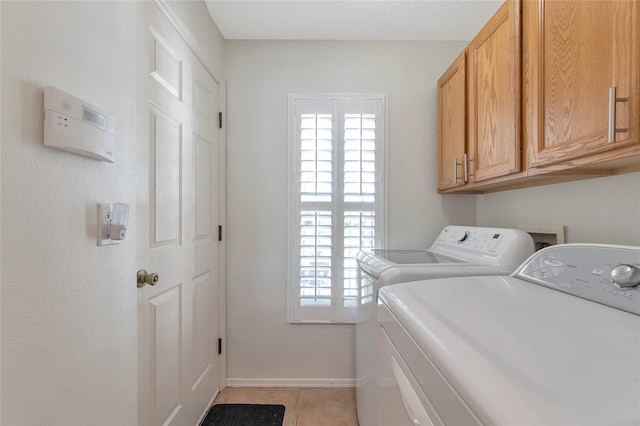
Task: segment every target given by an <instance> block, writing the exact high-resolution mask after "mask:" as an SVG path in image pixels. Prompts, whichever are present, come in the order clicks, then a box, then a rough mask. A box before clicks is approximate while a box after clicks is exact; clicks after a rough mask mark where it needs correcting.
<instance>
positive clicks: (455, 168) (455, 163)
mask: <svg viewBox="0 0 640 426" xmlns="http://www.w3.org/2000/svg"><path fill="white" fill-rule="evenodd" d="M459 165H460V163H458V157H456V158H454V159H453V183H454V184H455V183H458V166H459Z"/></svg>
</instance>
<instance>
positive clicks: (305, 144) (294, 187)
mask: <svg viewBox="0 0 640 426" xmlns="http://www.w3.org/2000/svg"><path fill="white" fill-rule="evenodd" d="M385 100H386V99H385V97H384V96H382V95H379V96H351V95H350V96H322V95H317V96H309V95H304V96H303V95H290V98H289V106H290V112H291V114H290V118H291V123H290V137H289V144H290V149H289V151H290V169H291V182H290V191H289V192H290V211H291V214H292V217H291V220H290V230H289V243H290V247H289V278H288V287H289V302H290V309H289V314H288V319H289V321H291V322H353V321H355V309H356V306H357V304H358V295H359V289H358V278H357V276H356V275H357V265H356V262H355V259H354V256H355V255H356V253H357V252H358V251H359V250H361V249H363V248H373V247H375V246H378V247H380V246H382V236H383V235H384V232H383V229H382V224H383V223H384V221H383V220H382V219H383V213H384V212H383V208H382V206H383V205H384V203H383V199H382V196H383V191H382V189H383V185H382V165H383V164H384V162H383V154H384V149H383V147H384V145H383V142H384V137H383V136H384V128H385V126H384V122H383V118H384V114H383V107H384V105H385Z"/></svg>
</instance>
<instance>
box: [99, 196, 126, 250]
mask: <svg viewBox="0 0 640 426" xmlns="http://www.w3.org/2000/svg"><path fill="white" fill-rule="evenodd" d="M128 221H129V204H124V203H116V204H98V245H99V246H106V245H110V244H120V241H122V240H124V239H125V237H126V236H127V222H128Z"/></svg>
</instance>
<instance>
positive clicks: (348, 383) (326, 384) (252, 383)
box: [227, 377, 356, 388]
mask: <svg viewBox="0 0 640 426" xmlns="http://www.w3.org/2000/svg"><path fill="white" fill-rule="evenodd" d="M227 386H229V387H234V388H249V387H256V388H353V387H355V386H356V380H355V379H246V378H233V377H227Z"/></svg>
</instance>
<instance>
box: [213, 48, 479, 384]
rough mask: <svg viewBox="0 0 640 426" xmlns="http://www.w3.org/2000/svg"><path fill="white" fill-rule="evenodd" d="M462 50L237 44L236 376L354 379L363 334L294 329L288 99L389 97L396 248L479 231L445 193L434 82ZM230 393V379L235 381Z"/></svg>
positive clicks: (232, 300)
mask: <svg viewBox="0 0 640 426" xmlns="http://www.w3.org/2000/svg"><path fill="white" fill-rule="evenodd" d="M464 45H465V43H458V42H449V43H442V42H440V43H427V42H255V41H228V42H227V45H226V57H225V75H226V78H227V85H228V88H227V90H228V95H227V98H228V100H227V102H228V104H227V110H228V118H227V125H228V127H227V191H228V192H227V194H228V195H227V223H228V233H227V236H228V241H227V244H228V245H227V248H228V251H227V259H228V260H227V321H228V327H227V331H228V336H229V337H228V340H229V342H228V377H229V378H230V380H232V379H239V378H250V379H261V378H262V379H283V378H289V379H331V378H338V379H352V378H353V377H354V375H355V374H354V328H353V326H345V325H335V326H329V325H291V324H287V323H286V269H285V268H286V248H287V240H286V234H287V94H288V93H289V92H319V93H322V92H385V93H388V94H389V127H388V129H389V132H388V133H389V136H388V140H387V143H388V148H389V154H388V165H389V166H388V170H387V176H388V180H389V199H388V201H389V215H388V216H389V224H388V229H389V246H394V247H406V248H410V247H416V248H418V247H425V246H426V244H427V242H429V241H431V240H433V238H435V236H436V235H437V233H438V232H439V231H440V230H441V229H442V227H443V226H444V225H446V224H449V223H459V224H465V223H466V224H473V223H474V222H475V197H474V196H446V197H443V196H439V195H437V194H436V190H435V188H436V169H435V164H436V161H435V155H436V126H435V125H436V81H437V79H438V78H439V76H440V75H441V74H442V72H443V71H444V70H445V69H446V67H447V66H448V64H450V63H451V62H452V61H453V59H455V57H456V56H457V55H458V54H459V52H460V51H461V50H462V48H463V47H464ZM232 383H233V381H232Z"/></svg>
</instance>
